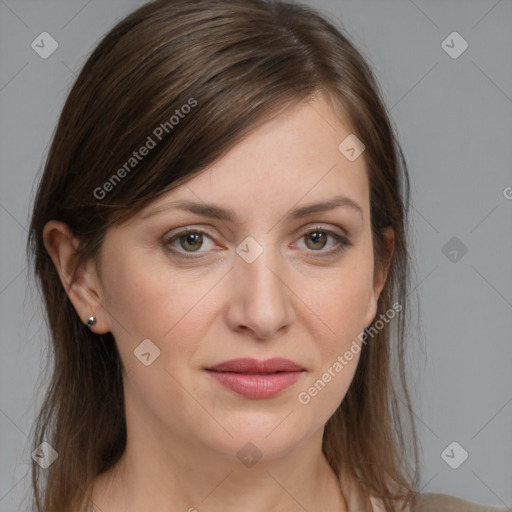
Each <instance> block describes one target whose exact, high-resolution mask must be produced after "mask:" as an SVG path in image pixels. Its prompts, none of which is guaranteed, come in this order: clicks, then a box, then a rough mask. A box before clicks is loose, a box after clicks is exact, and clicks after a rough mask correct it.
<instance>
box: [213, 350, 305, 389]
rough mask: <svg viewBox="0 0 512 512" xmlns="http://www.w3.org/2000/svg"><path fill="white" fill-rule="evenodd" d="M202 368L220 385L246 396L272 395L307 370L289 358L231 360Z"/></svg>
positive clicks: (286, 386) (290, 384)
mask: <svg viewBox="0 0 512 512" xmlns="http://www.w3.org/2000/svg"><path fill="white" fill-rule="evenodd" d="M205 371H206V372H207V373H208V374H209V375H210V376H211V377H212V378H213V379H214V380H215V381H216V382H218V383H219V384H221V385H222V386H224V387H225V388H228V389H229V390H231V391H233V392H235V393H236V394H238V395H240V396H243V397H246V398H254V399H256V398H259V399H261V398H272V397H274V396H277V395H279V394H280V393H281V392H282V391H284V390H285V389H287V388H288V387H290V386H292V385H293V384H294V383H295V382H297V380H298V379H299V378H300V377H301V375H302V374H303V373H304V372H305V371H306V370H305V369H304V368H303V367H302V366H300V365H299V364H297V363H295V362H293V361H290V360H288V359H282V358H273V359H267V360H265V361H258V360H256V359H232V360H230V361H225V362H224V363H220V364H217V365H215V366H212V367H209V368H205Z"/></svg>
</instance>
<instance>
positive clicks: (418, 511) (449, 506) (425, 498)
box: [88, 493, 509, 512]
mask: <svg viewBox="0 0 512 512" xmlns="http://www.w3.org/2000/svg"><path fill="white" fill-rule="evenodd" d="M370 501H371V503H372V507H373V512H385V509H384V506H383V503H382V501H381V500H380V499H378V498H376V497H374V496H372V497H371V498H370ZM348 510H349V512H359V511H361V512H362V509H361V507H358V506H357V504H355V503H354V502H352V503H351V502H350V501H349V503H348ZM508 510H509V509H507V508H506V507H488V506H487V505H479V504H478V503H472V502H471V501H466V500H463V499H461V498H457V497H456V496H450V495H448V494H436V493H422V494H419V495H418V500H417V503H416V506H415V507H414V509H413V510H412V511H409V512H508ZM88 512H96V510H95V508H94V505H93V504H92V503H91V504H90V507H89V511H88Z"/></svg>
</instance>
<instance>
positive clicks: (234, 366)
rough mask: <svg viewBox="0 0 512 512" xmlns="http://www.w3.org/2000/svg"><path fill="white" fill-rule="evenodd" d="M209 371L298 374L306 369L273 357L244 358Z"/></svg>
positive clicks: (287, 360) (218, 365) (225, 362)
mask: <svg viewBox="0 0 512 512" xmlns="http://www.w3.org/2000/svg"><path fill="white" fill-rule="evenodd" d="M206 369H207V370H212V371H217V372H234V373H276V372H298V371H302V370H304V368H303V367H302V366H301V365H300V364H297V363H294V362H293V361H290V360H289V359H283V358H282V357H273V358H271V359H265V360H264V361H258V360H257V359H250V358H242V359H231V360H229V361H224V362H223V363H220V364H216V365H215V366H209V367H208V368H206Z"/></svg>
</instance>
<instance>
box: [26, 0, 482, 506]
mask: <svg viewBox="0 0 512 512" xmlns="http://www.w3.org/2000/svg"><path fill="white" fill-rule="evenodd" d="M408 193H409V192H408V175H407V169H406V165H405V162H404V160H403V156H402V153H401V150H400V146H399V144H398V142H397V141H396V140H395V136H394V133H393V130H392V128H391V125H390V122H389V119H388V116H387V113H386V110H385V108H384V106H383V102H382V99H381V96H380V93H379V89H378V85H377V83H376V81H375V79H374V77H373V75H372V72H371V71H370V69H369V67H368V66H367V64H366V63H365V62H364V60H363V59H362V57H361V56H360V55H359V53H358V52H357V51H356V49H355V48H354V46H353V45H352V44H351V43H350V42H349V41H348V40H347V38H346V37H345V36H344V35H342V34H341V33H340V32H339V31H338V30H337V29H336V28H335V27H334V26H333V25H331V24H330V23H329V22H328V21H326V20H325V19H323V18H322V17H321V16H320V15H318V14H317V13H315V12H314V11H313V10H311V9H309V8H307V7H302V6H299V5H296V4H295V5H293V4H291V3H286V2H270V1H264V0H222V1H215V2H211V1H210V0H198V1H195V2H193V3H190V2H189V1H185V0H171V1H169V0H165V1H164V0H158V1H156V2H152V3H149V4H147V5H144V6H143V7H141V8H140V9H138V10H137V11H135V12H134V13H132V14H131V15H129V16H128V17H127V18H125V19H124V20H122V21H121V22H119V23H118V24H117V25H116V26H115V27H114V28H113V29H112V30H111V31H110V32H109V33H108V34H107V35H106V36H105V37H104V39H103V40H102V41H101V42H100V43H99V45H98V47H97V48H96V49H95V51H94V52H93V53H92V55H91V56H90V57H89V59H88V60H87V62H86V64H85V66H84V68H83V70H82V72H81V73H80V75H79V76H78V78H77V81H76V83H75V84H74V86H73V88H72V90H71V92H70V94H69V96H68V99H67V101H66V104H65V106H64V109H63V111H62V114H61V117H60V120H59V123H58V126H57V130H56V132H55V135H54V139H53V142H52V146H51V148H50V152H49V155H48V159H47V162H46V166H45V170H44V174H43V176H42V179H41V183H40V185H39V190H38V194H37V197H36V201H35V204H34V212H33V217H32V222H31V228H30V236H29V250H30V253H31V255H32V256H33V258H34V266H35V272H36V275H37V277H38V279H39V280H40V284H41V289H42V293H43V298H44V301H45V306H46V309H47V315H48V324H49V328H50V330H51V333H52V341H53V348H54V373H53V379H52V383H51V386H50V389H49V390H48V394H47V397H46V401H45V403H44V406H43V408H42V410H41V413H40V416H39V418H38V422H37V429H36V430H37V431H36V435H35V439H34V450H36V451H37V450H38V453H39V456H40V458H41V460H43V461H44V463H36V462H34V465H33V484H34V498H35V500H34V501H35V507H36V508H37V510H38V512H50V511H57V510H58V511H83V510H98V511H107V510H108V511H109V512H120V511H123V512H130V511H135V510H137V511H143V510H147V511H150V510H151V511H152V510H159V511H162V512H174V511H178V510H188V511H194V510H199V511H201V510H205V511H206V510H208V511H217V510H233V509H235V508H236V509H238V510H244V511H249V512H250V511H269V510H276V511H277V510H287V511H288V510H290V511H291V510H310V511H312V510H332V511H334V510H336V511H350V512H353V511H363V510H364V511H372V510H373V511H375V512H382V511H386V512H391V511H398V510H418V511H419V510H422V511H426V510H452V509H450V508H448V507H449V506H450V505H449V501H450V499H451V498H449V497H444V496H432V495H431V496H429V495H419V494H418V493H417V491H416V489H417V471H416V467H417V454H416V441H415V432H414V425H413V423H412V417H411V416H409V417H407V418H403V417H399V416H398V413H397V401H398V400H401V401H403V402H404V403H405V404H406V405H408V406H409V407H408V408H407V409H408V410H410V403H409V398H408V394H407V388H406V383H405V379H404V378H403V376H404V371H403V357H404V356H403V354H404V352H403V351H404V345H405V326H406V321H405V317H406V312H407V311H408V310H407V307H406V301H405V296H406V290H407V283H408V276H409V259H408V252H407V243H406V227H407V208H408ZM393 329H394V331H395V332H394V331H393ZM395 359H396V360H395ZM394 363H396V365H395V364H394ZM394 371H397V372H398V375H399V376H400V379H399V382H400V384H401V389H395V388H394V387H393V382H392V372H394ZM398 393H401V394H400V395H399V394H398ZM399 397H400V398H399ZM404 420H405V423H404ZM407 426H408V427H409V428H408V430H407V432H406V431H405V428H406V427H407ZM43 441H44V442H43ZM42 471H44V472H45V476H46V480H45V482H44V484H42V483H41V477H42ZM434 498H435V499H437V500H438V501H434ZM455 503H456V504H458V505H461V506H466V505H467V506H474V505H470V504H468V503H467V502H462V501H461V500H455ZM432 507H434V508H432ZM468 510H469V509H468ZM475 510H480V508H479V507H477V508H476V509H475ZM482 510H483V509H482ZM486 510H488V508H486Z"/></svg>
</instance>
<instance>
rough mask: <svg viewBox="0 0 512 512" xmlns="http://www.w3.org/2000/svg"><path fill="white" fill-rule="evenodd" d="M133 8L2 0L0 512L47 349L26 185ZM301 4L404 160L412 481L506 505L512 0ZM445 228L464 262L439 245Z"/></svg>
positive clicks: (18, 484)
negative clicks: (450, 48) (357, 68)
mask: <svg viewBox="0 0 512 512" xmlns="http://www.w3.org/2000/svg"><path fill="white" fill-rule="evenodd" d="M142 3H143V2H141V1H134V0H132V1H129V0H117V1H114V0H108V1H99V0H90V1H87V0H83V1H44V2H42V1H34V0H31V1H23V0H21V1H14V0H0V73H1V74H0V159H1V160H0V162H1V168H0V179H1V187H0V226H1V235H2V244H1V249H0V250H1V262H2V265H1V266H0V307H1V317H0V321H1V326H2V329H1V371H0V379H1V394H0V450H1V457H0V512H7V511H9V512H10V511H20V510H28V508H27V507H28V503H29V501H28V497H27V494H28V493H29V492H30V487H29V483H30V481H29V477H28V475H29V467H30V464H29V463H30V456H31V455H30V440H29V438H28V437H27V436H29V435H30V430H31V428H32V424H33V421H34V416H35V412H36V410H37V408H38V406H39V404H40V401H41V396H42V392H41V388H42V386H43V385H44V380H43V379H42V375H41V369H42V368H44V365H45V363H46V361H47V357H48V356H47V353H46V335H45V330H44V324H43V323H42V312H41V305H40V302H39V300H38V297H37V295H36V294H35V293H34V287H33V285H32V284H31V282H30V280H29V279H28V276H27V267H26V262H25V256H24V244H25V239H26V235H27V224H28V219H29V210H30V205H31V204H32V200H33V194H34V190H35V179H36V176H37V175H38V172H39V169H40V168H41V165H42V162H43V159H44V157H45V156H46V153H47V149H48V145H49V141H50V137H51V135H52V133H53V130H54V127H55V124H56V122H57V118H58V115H59V113H60V110H61V108H62V105H63V102H64V100H65V97H66V94H67V92H68V91H69V88H70V86H71V84H72V81H73V79H74V76H75V74H76V72H77V70H79V69H80V67H81V66H82V65H83V64H84V62H85V59H86V57H87V55H88V54H89V53H90V51H91V50H92V48H93V46H95V45H96V43H97V42H98V41H99V39H100V38H101V37H102V36H103V35H104V34H105V33H106V32H107V31H108V30H109V29H110V28H111V27H112V25H113V24H114V22H115V21H116V19H118V18H121V17H123V16H124V15H126V14H128V13H129V12H131V11H132V10H133V9H134V8H135V7H137V6H139V5H141V4H142ZM307 3H309V4H311V5H313V6H315V7H318V8H319V9H320V10H322V11H324V12H325V13H327V14H328V15H329V17H330V18H331V19H332V20H334V21H335V22H336V23H337V24H338V25H339V26H340V27H341V28H343V29H345V31H346V32H347V34H348V35H349V37H350V38H351V40H352V41H353V42H354V43H355V44H356V45H357V46H358V48H359V49H360V51H361V52H362V53H363V55H364V56H365V57H366V58H367V59H368V61H369V62H370V64H371V66H372V67H373V69H374V71H375V73H376V76H377V78H378V80H379V81H380V84H381V86H382V89H383V92H384V95H385V98H386V101H387V103H388V105H389V108H390V109H391V115H392V118H393V119H392V120H393V122H394V124H395V126H396V129H397V132H398V135H399V138H400V141H401V144H402V147H403V149H404V152H405V156H406V159H407V163H408V166H409V172H410V175H411V180H412V191H411V193H412V204H413V207H412V210H411V221H412V226H411V227H412V232H411V233H412V236H413V238H414V248H413V251H414V259H415V262H416V272H417V276H416V278H415V279H416V281H415V282H414V283H412V285H413V288H414V289H415V294H417V295H418V296H419V300H420V308H421V314H420V318H419V319H418V329H419V330H417V329H416V328H415V329H414V330H413V333H412V336H411V338H410V343H411V345H412V346H414V347H417V348H415V350H414V352H413V353H414V357H412V358H411V374H412V376H413V381H414V382H413V384H414V387H413V399H414V411H415V414H416V419H417V426H418V433H419V437H420V443H421V446H422V457H423V459H422V467H421V475H422V476H421V486H422V489H423V490H424V491H430V492H444V493H449V494H454V495H457V496H460V497H463V498H465V499H468V500H472V501H476V502H480V503H487V504H489V505H498V506H508V507H512V485H511V484H512V439H511V437H512V428H511V427H512V372H511V368H512V344H511V337H512V336H511V332H512V314H511V312H512V270H511V262H512V258H511V255H512V237H511V234H512V214H511V213H512V200H511V199H508V198H507V197H506V196H508V197H509V198H510V197H512V189H510V188H507V187H512V169H511V167H512V165H511V164H512V138H511V136H512V80H511V78H512V58H511V50H512V30H511V29H510V27H511V26H512V2H511V1H510V0H501V1H484V0H479V1H476V0H474V1H463V0H457V1H456V0H451V1H433V0H432V1H426V0H423V1H421V0H415V1H414V2H413V1H412V0H385V1H377V0H373V1H370V0H363V1H361V0H359V1H357V0H350V1H348V0H319V1H313V0H309V2H307ZM43 31H46V32H49V33H50V34H51V35H52V37H54V38H55V39H56V40H57V42H58V44H59V46H58V49H57V50H56V51H55V52H54V53H53V54H52V55H51V56H50V57H49V58H47V59H42V58H41V57H40V56H39V55H38V54H37V53H36V52H35V51H34V50H33V49H32V48H31V43H32V41H33V40H35V39H36V37H37V36H38V35H39V34H40V33H41V32H43ZM453 31H457V32H458V33H459V34H460V35H461V36H462V37H463V38H464V39H465V40H466V41H467V42H468V44H469V47H468V49H467V50H466V51H465V52H464V53H462V54H461V55H460V56H459V57H458V58H455V59H454V58H452V57H450V56H449V55H448V54H447V53H446V52H445V50H444V49H443V48H442V46H441V43H442V41H443V40H445V39H446V38H447V36H448V35H449V34H451V33H452V32H453ZM449 44H450V45H452V43H449ZM458 44H459V43H458V42H455V43H453V45H454V46H455V49H457V48H460V46H457V45H458ZM452 237H457V238H458V239H459V241H460V242H457V243H458V244H459V247H461V245H460V244H464V246H465V247H467V249H468V252H467V253H466V254H465V255H464V256H463V257H462V258H460V255H461V252H460V251H459V252H458V256H457V258H455V253H452V255H450V254H449V253H448V251H449V250H452V249H453V247H452V246H451V245H450V244H449V245H448V246H447V247H446V248H444V247H445V244H447V242H448V241H449V240H450V239H452ZM452 243H453V242H452ZM454 247H455V246H454ZM443 248H444V249H443ZM457 250H458V249H457ZM445 254H447V255H448V256H447V255H445ZM450 258H452V259H458V261H451V259H450ZM453 441H457V442H458V443H459V444H460V445H461V446H462V447H463V448H464V449H465V450H466V451H467V452H468V453H469V457H468V459H467V460H466V461H465V462H464V463H463V464H462V465H460V466H459V467H458V468H457V469H452V468H451V467H450V466H449V465H448V464H447V463H446V462H445V461H444V460H443V458H442V457H441V453H442V452H443V450H444V449H445V448H446V447H447V446H448V445H449V444H450V443H451V442H453ZM458 450H459V449H456V450H455V451H454V452H453V453H454V457H455V458H456V457H459V451H458ZM450 455H451V453H450ZM454 457H452V459H453V458H454Z"/></svg>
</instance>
